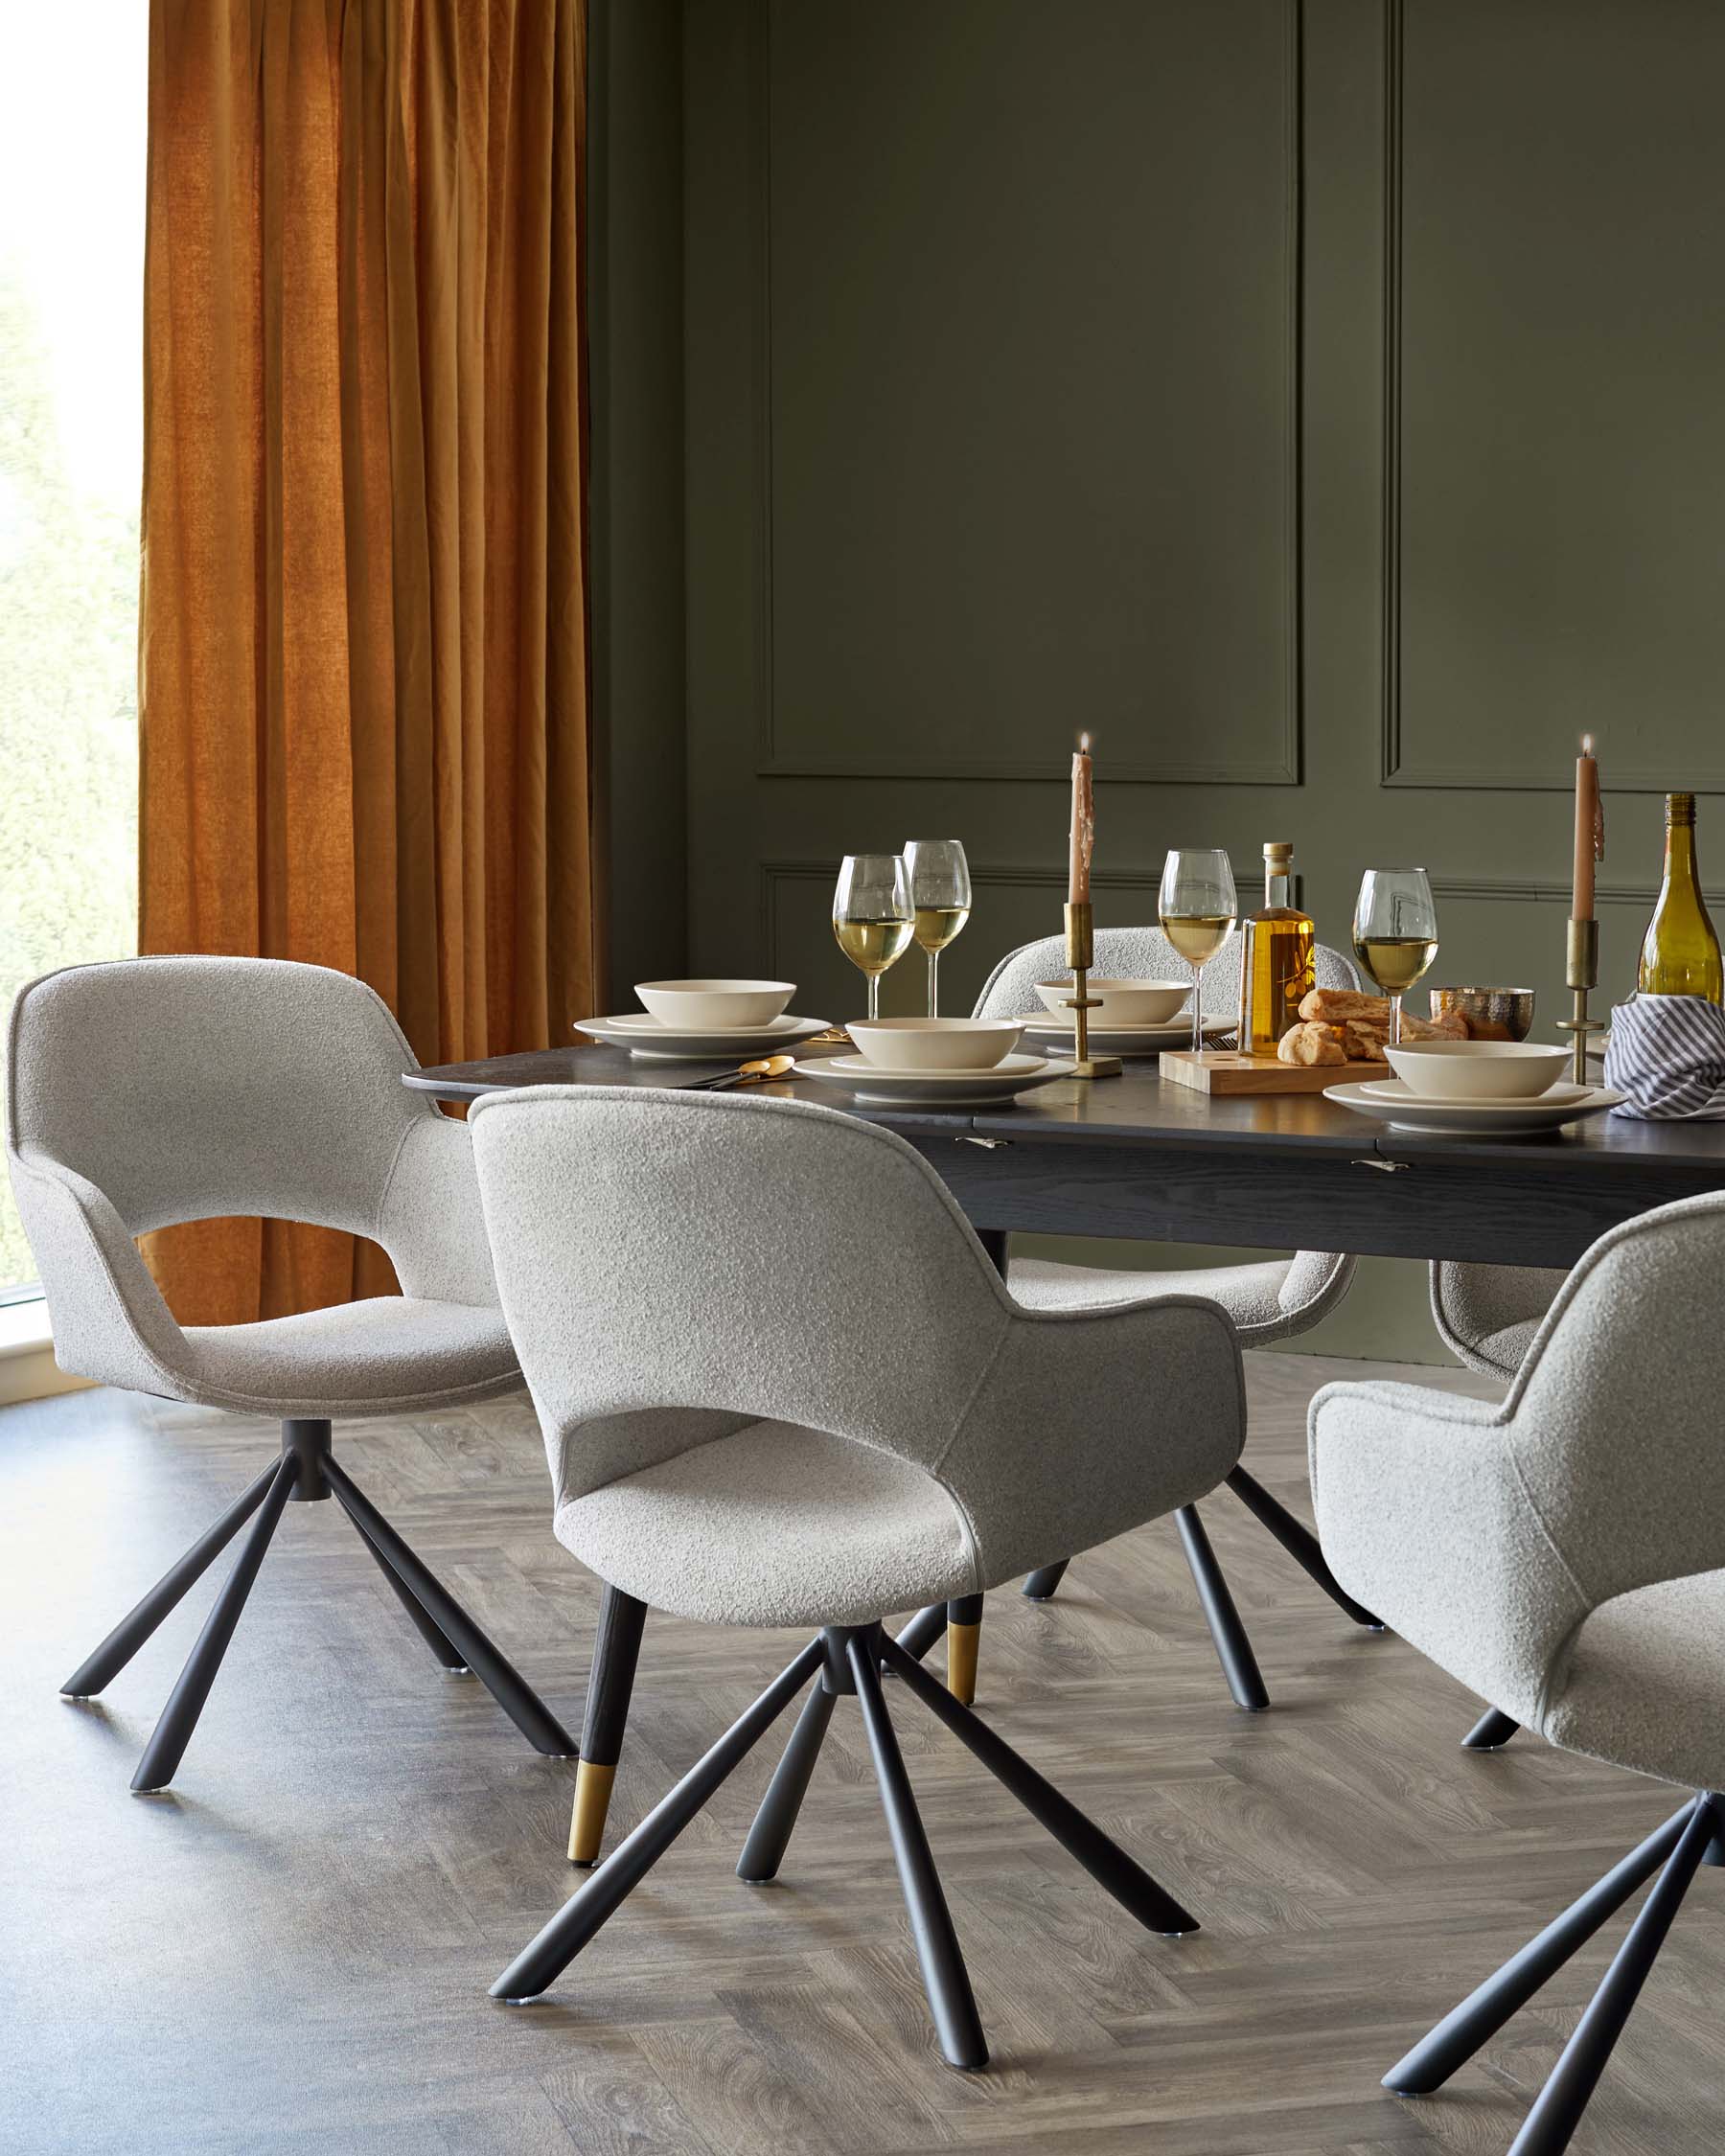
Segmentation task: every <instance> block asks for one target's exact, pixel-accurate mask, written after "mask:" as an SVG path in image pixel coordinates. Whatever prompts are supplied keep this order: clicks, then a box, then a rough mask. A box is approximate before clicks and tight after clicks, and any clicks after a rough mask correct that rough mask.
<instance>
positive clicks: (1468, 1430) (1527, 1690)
mask: <svg viewBox="0 0 1725 2156" xmlns="http://www.w3.org/2000/svg"><path fill="white" fill-rule="evenodd" d="M1307 1428H1308V1451H1309V1460H1310V1467H1311V1477H1312V1497H1313V1502H1314V1503H1315V1505H1316V1508H1317V1514H1318V1532H1319V1538H1320V1540H1321V1541H1322V1544H1323V1553H1324V1556H1325V1557H1326V1558H1327V1559H1328V1561H1329V1564H1330V1566H1331V1569H1332V1570H1333V1571H1334V1572H1335V1574H1336V1577H1337V1578H1338V1579H1339V1580H1340V1581H1341V1582H1342V1584H1343V1586H1344V1587H1345V1588H1346V1589H1347V1591H1348V1593H1349V1594H1353V1595H1355V1596H1357V1597H1358V1598H1359V1600H1361V1601H1362V1602H1364V1603H1365V1604H1366V1605H1367V1607H1368V1609H1371V1610H1374V1611H1375V1612H1376V1613H1377V1614H1378V1616H1379V1617H1382V1618H1383V1620H1384V1622H1385V1623H1386V1624H1387V1625H1389V1626H1390V1628H1391V1631H1394V1632H1398V1633H1400V1634H1401V1636H1402V1637H1403V1638H1404V1639H1405V1640H1408V1641H1410V1642H1411V1644H1413V1645H1414V1646H1415V1647H1417V1648H1418V1649H1419V1650H1420V1652H1421V1653H1422V1654H1427V1655H1429V1656H1430V1657H1431V1658H1432V1660H1433V1661H1434V1662H1436V1663H1439V1664H1440V1665H1441V1666H1442V1667H1443V1668H1445V1669H1447V1670H1448V1671H1449V1672H1450V1673H1451V1675H1452V1676H1455V1677H1457V1678H1460V1679H1461V1682H1462V1683H1463V1684H1464V1685H1467V1686H1470V1687H1471V1689H1473V1690H1474V1691H1476V1692H1478V1693H1479V1694H1480V1696H1481V1697H1482V1698H1483V1699H1487V1700H1489V1701H1490V1702H1491V1703H1492V1705H1493V1706H1494V1707H1498V1708H1501V1709H1503V1710H1504V1712H1505V1713H1507V1714H1512V1715H1514V1716H1515V1718H1516V1719H1517V1720H1518V1721H1521V1722H1526V1723H1529V1724H1530V1725H1531V1726H1533V1727H1537V1726H1538V1722H1539V1716H1540V1711H1541V1706H1542V1699H1543V1692H1544V1686H1545V1681H1546V1674H1547V1671H1548V1670H1549V1669H1550V1667H1551V1665H1552V1662H1553V1657H1554V1656H1555V1655H1556V1654H1557V1652H1558V1650H1559V1649H1560V1648H1561V1646H1562V1645H1563V1642H1564V1640H1566V1639H1567V1638H1568V1637H1569V1635H1570V1633H1571V1632H1572V1631H1573V1630H1574V1629H1575V1627H1576V1625H1577V1624H1578V1623H1579V1622H1580V1621H1581V1619H1582V1618H1583V1617H1585V1616H1586V1615H1587V1611H1588V1608H1589V1603H1588V1600H1587V1597H1586V1596H1585V1595H1584V1594H1583V1593H1582V1591H1581V1589H1580V1587H1579V1586H1578V1585H1577V1584H1576V1580H1575V1578H1574V1576H1573V1575H1572V1573H1571V1571H1570V1570H1569V1568H1568V1566H1567V1565H1566V1564H1565V1563H1564V1561H1563V1559H1562V1557H1561V1556H1560V1555H1559V1554H1558V1552H1557V1550H1556V1549H1555V1548H1554V1547H1553V1543H1552V1540H1551V1537H1550V1536H1549V1534H1548V1533H1547V1531H1546V1528H1545V1525H1544V1523H1543V1522H1542V1520H1541V1519H1540V1516H1539V1513H1538V1510H1537V1508H1536V1506H1535V1505H1534V1503H1533V1502H1532V1500H1531V1499H1530V1496H1529V1494H1528V1491H1527V1488H1526V1485H1525V1484H1524V1481H1523V1479H1522V1475H1521V1471H1520V1468H1519V1466H1518V1464H1517V1461H1516V1456H1515V1449H1514V1439H1513V1434H1512V1430H1511V1426H1510V1421H1509V1417H1508V1415H1507V1412H1506V1411H1505V1410H1503V1409H1501V1408H1499V1407H1497V1406H1495V1405H1493V1404H1492V1403H1490V1402H1488V1401H1484V1400H1471V1399H1466V1398H1463V1397H1460V1396H1458V1395H1456V1394H1454V1393H1440V1392H1432V1391H1427V1390H1425V1389H1424V1388H1421V1387H1418V1386H1412V1385H1386V1384H1375V1385H1328V1386H1325V1387H1324V1388H1323V1389H1322V1391H1321V1392H1320V1393H1319V1394H1318V1395H1317V1397H1316V1398H1315V1399H1314V1400H1313V1402H1312V1406H1311V1412H1310V1418H1309V1422H1308V1426H1307Z"/></svg>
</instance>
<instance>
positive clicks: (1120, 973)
mask: <svg viewBox="0 0 1725 2156" xmlns="http://www.w3.org/2000/svg"><path fill="white" fill-rule="evenodd" d="M1240 949H1241V939H1240V937H1239V935H1238V934H1237V933H1236V934H1234V935H1231V936H1230V938H1229V939H1228V942H1227V943H1226V944H1225V945H1224V946H1223V948H1222V950H1221V951H1220V952H1218V953H1217V955H1216V956H1215V957H1214V958H1213V959H1212V960H1211V961H1210V963H1209V964H1208V965H1207V967H1206V968H1205V969H1204V975H1203V990H1202V994H1203V1005H1204V1009H1205V1011H1206V1012H1207V1013H1213V1014H1214V1015H1215V1016H1216V1017H1218V1018H1233V1017H1234V1016H1236V1015H1237V1011H1238V1006H1239V996H1240ZM1067 970H1068V968H1067V959H1066V943H1065V939H1064V938H1063V937H1061V936H1043V937H1040V938H1039V939H1038V940H1037V941H1036V942H1034V943H1026V944H1021V945H1020V946H1019V948H1018V949H1017V950H1016V951H1009V952H1007V953H1006V955H1005V957H1003V958H1002V959H1001V960H1000V963H999V964H998V965H997V966H996V967H995V969H994V972H993V973H992V974H990V975H989V976H988V979H987V981H986V982H985V984H984V986H983V989H982V993H981V995H980V996H979V997H977V1007H976V1012H975V1014H974V1015H975V1016H976V1017H977V1018H1017V1017H1019V1016H1021V1015H1024V1014H1029V1013H1037V1014H1040V1013H1041V1012H1042V1010H1043V1004H1042V999H1041V998H1039V997H1038V995H1037V993H1036V984H1037V983H1038V982H1039V981H1050V980H1059V979H1061V978H1063V977H1064V975H1066V973H1067ZM1093 970H1094V973H1095V975H1096V977H1097V978H1098V979H1116V980H1183V979H1184V978H1185V976H1186V975H1187V973H1188V971H1189V969H1188V967H1187V966H1186V963H1185V961H1184V959H1183V958H1182V957H1180V955H1179V954H1178V953H1177V952H1176V951H1175V949H1174V947H1173V945H1172V944H1171V943H1170V942H1169V941H1168V939H1167V937H1166V936H1165V935H1163V933H1162V932H1161V929H1156V928H1141V929H1097V930H1096V932H1095V965H1094V969H1093ZM1314 977H1315V980H1316V984H1317V986H1318V987H1320V988H1351V989H1359V988H1361V987H1362V986H1363V985H1364V983H1363V979H1362V976H1361V975H1360V972H1359V969H1358V968H1357V967H1356V966H1355V965H1354V963H1353V960H1352V959H1351V958H1348V957H1345V955H1344V954H1343V953H1342V952H1339V951H1333V950H1331V949H1330V948H1329V947H1328V945H1326V944H1320V945H1319V946H1318V947H1317V951H1316V953H1315V964H1314ZM1353 1274H1354V1260H1353V1259H1352V1258H1351V1257H1348V1256H1345V1255H1340V1254H1335V1253H1331V1252H1327V1251H1320V1250H1299V1251H1297V1252H1296V1253H1295V1254H1294V1256H1292V1257H1288V1258H1258V1259H1249V1260H1247V1261H1246V1262H1245V1263H1243V1264H1239V1265H1223V1266H1211V1267H1196V1266H1194V1267H1180V1268H1176V1269H1169V1270H1163V1271H1158V1272H1152V1273H1145V1272H1131V1271H1128V1270H1126V1269H1125V1268H1123V1267H1117V1266H1107V1265H1069V1264H1065V1263H1061V1262H1057V1261H1055V1260H1053V1259H1048V1258H1013V1259H1012V1260H1011V1263H1010V1271H1009V1273H1008V1279H1009V1282H1010V1285H1011V1288H1012V1293H1013V1295H1014V1296H1016V1298H1017V1299H1018V1300H1019V1301H1020V1302H1022V1303H1023V1304H1025V1305H1027V1306H1028V1307H1029V1308H1031V1309H1034V1310H1102V1309H1106V1308H1108V1307H1109V1306H1110V1305H1111V1304H1113V1303H1116V1302H1121V1301H1127V1300H1136V1299H1141V1298H1142V1297H1144V1296H1150V1295H1172V1296H1187V1295H1195V1296H1206V1297H1207V1298H1209V1299H1210V1300H1212V1301H1215V1302H1219V1303H1220V1304H1221V1305H1222V1307H1223V1308H1224V1309H1225V1310H1226V1311H1227V1312H1228V1314H1229V1316H1230V1318H1231V1319H1233V1322H1234V1329H1235V1331H1236V1332H1237V1333H1238V1335H1239V1339H1240V1344H1241V1345H1242V1346H1243V1347H1272V1346H1275V1345H1276V1342H1279V1341H1284V1340H1291V1339H1293V1338H1295V1337H1296V1336H1297V1335H1298V1334H1300V1333H1303V1332H1309V1331H1310V1329H1311V1328H1312V1327H1313V1326H1314V1325H1316V1324H1317V1323H1318V1322H1319V1320H1320V1319H1322V1318H1324V1317H1326V1316H1327V1315H1328V1314H1329V1312H1330V1311H1332V1310H1333V1309H1334V1308H1335V1307H1336V1305H1337V1304H1338V1303H1339V1302H1340V1301H1341V1300H1342V1297H1343V1296H1345V1294H1346V1293H1347V1290H1348V1288H1349V1286H1350V1285H1351V1283H1352V1280H1353ZM1228 1485H1229V1487H1230V1489H1231V1490H1232V1491H1233V1493H1234V1495H1235V1496H1236V1497H1238V1498H1239V1499H1240V1500H1241V1502H1243V1503H1244V1504H1245V1505H1246V1506H1247V1508H1248V1509H1249V1510H1250V1511H1251V1512H1252V1514H1253V1517H1254V1518H1255V1519H1256V1520H1257V1521H1258V1523H1259V1524H1260V1525H1262V1526H1264V1527H1266V1528H1268V1529H1269V1531H1270V1533H1271V1534H1272V1535H1274V1536H1275V1537H1276V1541H1277V1542H1279V1543H1280V1544H1281V1546H1282V1548H1284V1549H1285V1550H1286V1551H1287V1552H1288V1554H1289V1555H1290V1556H1291V1557H1292V1558H1293V1559H1294V1560H1295V1562H1296V1563H1297V1564H1299V1566H1300V1567H1301V1568H1302V1570H1303V1571H1305V1572H1306V1573H1307V1574H1308V1576H1309V1577H1310V1578H1312V1579H1313V1580H1314V1581H1316V1583H1317V1584H1318V1585H1319V1586H1320V1587H1321V1588H1322V1590H1323V1591H1324V1593H1325V1594H1327V1595H1328V1596H1329V1597H1330V1599H1331V1600H1332V1601H1333V1602H1335V1603H1337V1604H1338V1605H1339V1607H1340V1608H1342V1609H1343V1610H1345V1612H1346V1614H1347V1615H1348V1617H1351V1618H1352V1619H1353V1621H1354V1622H1355V1623H1356V1624H1360V1625H1364V1626H1367V1627H1368V1628H1369V1629H1371V1630H1378V1629H1381V1628H1380V1627H1379V1626H1378V1622H1377V1619H1376V1617H1374V1616H1373V1615H1372V1613H1371V1612H1370V1611H1369V1610H1368V1609H1364V1608H1362V1607H1361V1605H1360V1604H1359V1603H1358V1602H1356V1601H1355V1600H1354V1599H1353V1597H1352V1596H1351V1595H1348V1594H1345V1593H1344V1592H1343V1590H1342V1588H1341V1587H1340V1586H1339V1585H1338V1584H1337V1581H1336V1578H1335V1575H1334V1574H1333V1573H1332V1572H1331V1571H1330V1569H1329V1567H1328V1565H1327V1564H1326V1563H1325V1562H1324V1557H1323V1552H1322V1548H1320V1547H1319V1544H1318V1538H1317V1537H1316V1536H1315V1535H1314V1534H1313V1533H1312V1532H1311V1531H1310V1529H1309V1528H1308V1527H1306V1526H1305V1525H1304V1524H1303V1523H1302V1522H1300V1521H1299V1520H1297V1519H1296V1518H1295V1516H1294V1515H1293V1513H1291V1512H1290V1511H1289V1510H1288V1509H1287V1507H1286V1506H1285V1505H1283V1504H1282V1503H1280V1502H1279V1501H1278V1500H1276V1498H1274V1497H1272V1496H1271V1494H1270V1492H1269V1491H1268V1490H1267V1489H1265V1487H1264V1486H1263V1484H1262V1483H1261V1482H1260V1481H1258V1479H1256V1477H1255V1476H1253V1475H1252V1474H1250V1473H1249V1472H1248V1471H1247V1470H1246V1469H1245V1468H1244V1467H1242V1466H1238V1465H1236V1466H1235V1467H1234V1469H1233V1471H1232V1472H1231V1473H1230V1476H1229V1477H1228ZM1175 1525H1176V1526H1177V1527H1178V1528H1179V1530H1180V1538H1181V1543H1182V1547H1183V1548H1184V1551H1185V1558H1186V1563H1187V1564H1188V1566H1189V1567H1190V1568H1191V1572H1192V1579H1193V1583H1194V1585H1195V1586H1196V1587H1197V1590H1198V1598H1199V1601H1200V1603H1201V1604H1202V1605H1203V1608H1204V1614H1205V1617H1206V1618H1207V1622H1208V1624H1209V1628H1210V1637H1211V1638H1212V1639H1213V1640H1214V1641H1215V1643H1216V1653H1217V1655H1218V1657H1219V1658H1220V1660H1221V1663H1222V1669H1223V1674H1224V1675H1225V1676H1226V1678H1227V1680H1228V1686H1229V1689H1230V1692H1231V1693H1232V1694H1233V1697H1234V1700H1235V1703H1236V1704H1237V1705H1238V1706H1240V1707H1243V1708H1246V1709H1249V1710H1252V1711H1256V1710H1258V1709H1262V1708H1264V1707H1267V1706H1268V1705H1269V1702H1270V1695H1269V1693H1268V1691H1267V1690H1266V1688H1265V1686H1264V1680H1263V1677H1262V1674H1261V1673H1260V1671H1259V1669H1258V1665H1257V1658H1256V1656H1255V1655H1254V1654H1253V1648H1252V1642H1251V1640H1249V1639H1248V1637H1247V1634H1246V1628H1245V1625H1244V1624H1243V1623H1242V1622H1241V1619H1240V1615H1239V1611H1238V1609H1237V1608H1236V1607H1235V1604H1234V1599H1233V1595H1232V1594H1231V1593H1230V1589H1229V1585H1228V1581H1227V1579H1226V1577H1225V1576H1224V1574H1223V1571H1222V1568H1221V1566H1220V1565H1219V1564H1218V1562H1217V1560H1216V1555H1215V1552H1214V1550H1213V1549H1212V1548H1211V1547H1210V1542H1209V1537H1208V1535H1207V1532H1206V1530H1205V1526H1204V1523H1203V1521H1202V1520H1201V1519H1200V1518H1199V1516H1198V1509H1197V1507H1196V1506H1195V1505H1184V1506H1182V1507H1181V1508H1180V1509H1179V1510H1178V1511H1177V1512H1176V1514H1175ZM1067 1563H1068V1559H1067V1558H1064V1557H1063V1558H1062V1559H1060V1560H1059V1561H1058V1562H1057V1563H1055V1564H1052V1565H1049V1566H1046V1567H1045V1568H1044V1569H1043V1570H1042V1571H1035V1572H1032V1573H1031V1575H1030V1577H1029V1578H1028V1579H1027V1580H1026V1581H1025V1582H1024V1586H1023V1593H1024V1594H1026V1595H1028V1596H1029V1597H1030V1599H1031V1600H1032V1601H1036V1602H1042V1601H1046V1600H1047V1599H1048V1598H1049V1597H1050V1596H1051V1595H1052V1594H1054V1592H1055V1590H1056V1589H1057V1588H1058V1587H1059V1585H1060V1582H1061V1579H1062V1578H1063V1576H1064V1575H1065V1572H1066V1569H1067ZM948 1617H949V1639H951V1638H952V1637H953V1636H954V1628H955V1630H956V1637H957V1640H958V1651H957V1655H956V1657H955V1658H954V1654H953V1651H952V1649H951V1647H949V1650H948V1675H949V1678H954V1660H955V1661H956V1663H957V1670H956V1676H955V1679H954V1681H955V1684H956V1686H957V1688H958V1690H959V1693H960V1696H961V1697H966V1698H968V1697H969V1696H971V1692H972V1690H973V1689H974V1686H975V1673H976V1666H977V1626H978V1625H979V1623H980V1618H981V1612H980V1610H979V1609H977V1608H975V1607H974V1606H973V1607H970V1608H967V1609H966V1610H964V1611H963V1612H949V1613H948ZM933 1629H934V1620H932V1619H931V1620H929V1622H928V1623H927V1624H926V1625H925V1626H923V1627H922V1628H921V1631H932V1630H933ZM920 1636H921V1632H920V1631H919V1635H918V1637H919V1639H920Z"/></svg>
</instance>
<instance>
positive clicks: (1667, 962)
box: [1636, 793, 1725, 1003]
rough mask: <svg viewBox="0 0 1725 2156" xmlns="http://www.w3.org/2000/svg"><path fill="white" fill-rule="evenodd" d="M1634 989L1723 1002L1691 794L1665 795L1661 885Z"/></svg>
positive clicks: (1723, 982) (1723, 974)
mask: <svg viewBox="0 0 1725 2156" xmlns="http://www.w3.org/2000/svg"><path fill="white" fill-rule="evenodd" d="M1636 986H1637V987H1638V988H1639V989H1640V990H1641V992H1642V994H1643V995H1644V996H1705V997H1706V998H1707V999H1708V1001H1709V1002H1710V1003H1719V1002H1725V967H1721V965H1720V963H1719V939H1718V937H1717V936H1716V935H1715V934H1714V925H1713V923H1712V922H1711V921H1710V920H1709V919H1708V917H1707V904H1706V901H1705V900H1704V899H1703V898H1702V896H1701V883H1700V879H1699V878H1698V877H1697V875H1696V874H1695V796H1694V795H1693V794H1692V793H1668V794H1667V795H1666V858H1665V882H1664V883H1661V885H1660V886H1659V903H1658V905H1657V906H1654V908H1653V918H1652V920H1651V921H1649V922H1648V924H1647V933H1646V935H1645V938H1644V939H1643V942H1642V954H1641V974H1640V976H1639V978H1638V979H1637V982H1636Z"/></svg>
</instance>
